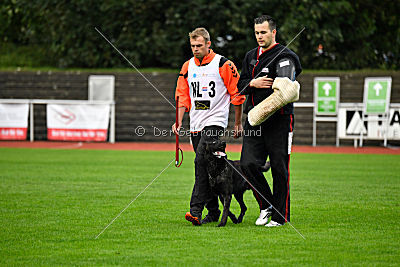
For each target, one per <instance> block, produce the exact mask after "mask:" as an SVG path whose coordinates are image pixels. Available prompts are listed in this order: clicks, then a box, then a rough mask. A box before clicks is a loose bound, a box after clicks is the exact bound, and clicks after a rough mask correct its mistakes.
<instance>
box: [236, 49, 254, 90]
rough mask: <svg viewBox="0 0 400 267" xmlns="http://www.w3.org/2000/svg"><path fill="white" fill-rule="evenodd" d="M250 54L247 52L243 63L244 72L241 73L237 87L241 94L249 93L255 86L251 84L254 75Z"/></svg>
mask: <svg viewBox="0 0 400 267" xmlns="http://www.w3.org/2000/svg"><path fill="white" fill-rule="evenodd" d="M249 68H250V67H249V62H248V54H246V56H245V58H244V59H243V63H242V72H241V73H240V79H239V81H238V84H237V87H238V90H239V93H240V94H241V95H248V94H251V93H252V92H253V88H252V87H251V86H250V85H249V84H250V82H251V80H252V79H253V77H252V76H251V73H250V71H249Z"/></svg>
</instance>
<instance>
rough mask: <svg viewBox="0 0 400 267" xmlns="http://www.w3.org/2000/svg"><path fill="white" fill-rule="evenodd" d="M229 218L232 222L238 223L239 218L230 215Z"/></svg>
mask: <svg viewBox="0 0 400 267" xmlns="http://www.w3.org/2000/svg"><path fill="white" fill-rule="evenodd" d="M231 220H232V222H233V223H234V224H237V223H239V220H238V219H236V217H233V218H232V217H231Z"/></svg>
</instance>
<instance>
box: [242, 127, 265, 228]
mask: <svg viewBox="0 0 400 267" xmlns="http://www.w3.org/2000/svg"><path fill="white" fill-rule="evenodd" d="M247 124H248V122H246V125H245V129H246V134H245V135H244V136H243V146H242V153H241V157H240V165H241V168H242V171H243V173H244V175H245V176H246V178H247V179H248V180H249V182H250V183H251V185H252V191H253V195H254V197H255V199H256V200H257V202H258V205H259V207H260V218H259V219H258V220H257V222H256V224H257V225H262V224H265V223H267V220H268V217H269V216H270V208H271V207H270V206H271V204H272V192H271V189H270V187H269V185H268V182H267V180H266V179H265V176H264V174H263V172H262V170H261V167H262V166H263V165H264V164H265V161H266V160H267V157H268V152H267V150H266V149H265V144H264V138H263V136H262V134H261V135H260V136H256V135H255V133H256V132H252V133H251V132H249V129H253V130H254V131H255V130H257V128H256V127H251V126H249V125H247ZM258 133H259V132H258ZM253 186H254V188H253ZM261 217H262V218H261Z"/></svg>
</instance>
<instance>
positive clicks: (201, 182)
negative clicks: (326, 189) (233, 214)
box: [190, 126, 224, 219]
mask: <svg viewBox="0 0 400 267" xmlns="http://www.w3.org/2000/svg"><path fill="white" fill-rule="evenodd" d="M223 131H224V128H223V127H220V126H207V127H204V129H203V130H202V131H201V132H197V133H192V134H191V139H192V144H193V149H194V151H195V152H196V158H195V160H194V164H195V165H194V169H195V180H194V186H193V191H192V197H191V199H190V213H191V214H192V215H193V216H195V217H198V218H199V219H201V214H202V212H203V209H204V205H205V206H206V208H207V209H208V214H210V215H211V216H218V217H219V214H220V211H219V204H218V198H217V197H216V196H214V195H213V194H212V193H211V189H210V185H209V180H208V173H207V169H206V166H207V164H208V163H207V161H206V160H205V158H204V153H205V142H210V141H211V142H212V141H215V140H218V139H219V137H220V136H221V135H222V134H223Z"/></svg>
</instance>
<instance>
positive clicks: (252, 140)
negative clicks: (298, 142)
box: [238, 15, 301, 227]
mask: <svg viewBox="0 0 400 267" xmlns="http://www.w3.org/2000/svg"><path fill="white" fill-rule="evenodd" d="M254 31H255V36H256V39H257V43H258V45H259V46H258V47H256V48H254V49H252V50H250V51H249V52H247V54H246V57H245V58H244V60H243V66H242V73H241V75H240V79H239V82H238V89H239V92H241V94H244V95H247V101H246V106H245V109H244V113H246V114H247V113H248V112H249V111H250V110H251V109H252V108H253V107H255V106H256V105H257V104H258V103H260V102H262V101H263V100H264V99H266V98H267V97H268V96H269V95H271V94H272V93H273V90H272V88H271V85H272V83H273V81H274V79H275V78H276V77H288V78H289V79H291V80H292V81H294V80H295V79H296V77H297V76H298V75H299V74H300V72H301V65H300V60H299V58H298V56H297V55H296V54H295V53H294V52H293V51H291V50H290V49H288V48H286V47H284V46H283V45H281V44H279V43H276V41H275V36H276V23H275V21H274V20H273V19H272V18H271V17H270V16H267V15H263V16H261V17H258V18H256V19H255V20H254ZM293 124H294V116H293V103H289V104H287V105H285V106H284V107H282V108H281V109H280V110H278V111H276V112H275V113H274V114H273V115H272V116H271V117H270V118H268V119H267V120H266V121H265V122H263V123H262V124H260V125H258V126H254V127H253V126H251V125H250V124H249V122H248V120H246V123H245V126H244V130H245V133H254V132H257V130H260V129H261V134H260V135H253V134H245V136H244V138H243V147H242V154H241V159H240V162H241V167H242V170H243V172H244V173H245V175H246V176H247V177H248V179H249V181H250V182H251V184H252V185H253V186H254V187H255V188H253V194H254V196H255V198H256V200H257V202H258V204H259V206H260V217H259V218H258V219H257V221H256V225H265V226H268V227H272V226H279V225H283V224H284V223H286V222H288V221H290V196H289V180H290V172H289V161H290V152H291V145H292V137H293ZM257 133H260V131H258V132H257ZM268 156H269V158H270V162H271V172H272V178H273V194H272V192H271V189H270V187H269V185H268V182H267V180H266V179H265V177H264V175H263V173H262V171H261V168H260V167H261V166H262V165H264V163H265V161H266V160H267V158H268ZM260 194H261V195H260ZM272 206H273V207H274V208H273V207H272ZM270 217H271V221H270V222H269V223H268V219H269V218H270Z"/></svg>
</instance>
